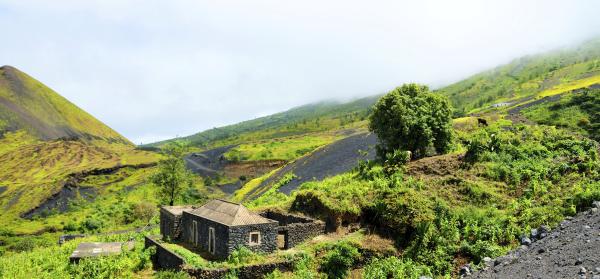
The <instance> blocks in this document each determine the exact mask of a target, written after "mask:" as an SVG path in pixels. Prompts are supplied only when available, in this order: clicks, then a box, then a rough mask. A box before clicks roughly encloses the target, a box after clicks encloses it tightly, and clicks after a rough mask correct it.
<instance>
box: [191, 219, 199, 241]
mask: <svg viewBox="0 0 600 279" xmlns="http://www.w3.org/2000/svg"><path fill="white" fill-rule="evenodd" d="M192 243H194V245H195V246H198V222H196V221H192Z"/></svg>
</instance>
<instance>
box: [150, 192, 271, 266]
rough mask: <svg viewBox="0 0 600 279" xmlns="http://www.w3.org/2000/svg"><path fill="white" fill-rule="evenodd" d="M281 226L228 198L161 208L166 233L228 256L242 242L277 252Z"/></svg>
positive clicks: (254, 249)
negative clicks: (278, 233) (201, 203)
mask: <svg viewBox="0 0 600 279" xmlns="http://www.w3.org/2000/svg"><path fill="white" fill-rule="evenodd" d="M163 216H164V219H165V220H164V221H163ZM278 226H279V223H278V222H277V221H273V220H271V219H267V218H265V217H263V216H260V215H259V214H256V213H253V212H251V211H249V210H248V209H247V208H246V207H244V206H243V205H241V204H238V203H233V202H229V201H225V200H212V201H209V202H208V203H207V204H205V205H203V206H201V207H197V208H194V207H179V208H173V207H164V208H163V209H161V233H162V234H163V237H164V236H169V237H170V238H171V239H179V240H180V241H183V242H186V243H188V244H191V245H192V246H194V247H197V248H199V249H200V250H203V251H206V252H208V253H209V254H210V255H212V257H214V258H227V257H228V256H229V255H230V254H231V253H232V252H233V251H234V250H236V249H237V248H239V247H241V246H244V247H247V248H249V249H250V250H252V251H255V252H264V253H271V252H274V251H275V250H277V231H278Z"/></svg>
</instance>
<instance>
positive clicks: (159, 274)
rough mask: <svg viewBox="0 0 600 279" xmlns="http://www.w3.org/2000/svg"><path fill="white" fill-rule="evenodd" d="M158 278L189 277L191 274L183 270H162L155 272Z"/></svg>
mask: <svg viewBox="0 0 600 279" xmlns="http://www.w3.org/2000/svg"><path fill="white" fill-rule="evenodd" d="M154 278H156V279H189V278H190V276H189V275H188V274H187V273H185V272H183V271H173V270H162V271H158V272H156V273H155V274H154Z"/></svg>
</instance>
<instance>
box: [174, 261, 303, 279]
mask: <svg viewBox="0 0 600 279" xmlns="http://www.w3.org/2000/svg"><path fill="white" fill-rule="evenodd" d="M292 267H293V264H292V263H291V262H277V263H265V264H257V265H248V266H242V267H240V268H235V269H227V268H219V269H188V268H186V269H184V271H185V272H187V273H188V274H189V275H190V276H191V277H192V278H196V279H220V278H225V275H227V274H228V273H230V272H235V274H236V275H237V277H238V278H239V279H261V278H263V277H264V276H265V274H269V273H271V272H273V271H275V270H276V269H278V270H280V271H282V272H285V271H291V270H292Z"/></svg>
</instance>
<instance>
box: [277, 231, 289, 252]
mask: <svg viewBox="0 0 600 279" xmlns="http://www.w3.org/2000/svg"><path fill="white" fill-rule="evenodd" d="M287 241H288V234H287V232H285V231H284V232H279V233H278V234H277V248H278V249H279V250H284V249H287V245H286V244H287Z"/></svg>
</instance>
